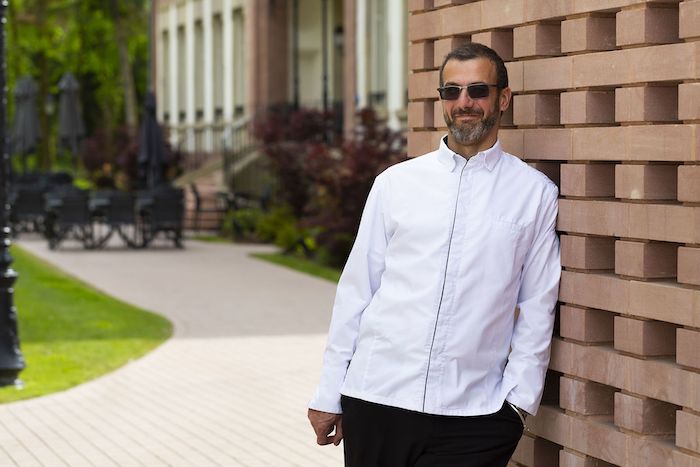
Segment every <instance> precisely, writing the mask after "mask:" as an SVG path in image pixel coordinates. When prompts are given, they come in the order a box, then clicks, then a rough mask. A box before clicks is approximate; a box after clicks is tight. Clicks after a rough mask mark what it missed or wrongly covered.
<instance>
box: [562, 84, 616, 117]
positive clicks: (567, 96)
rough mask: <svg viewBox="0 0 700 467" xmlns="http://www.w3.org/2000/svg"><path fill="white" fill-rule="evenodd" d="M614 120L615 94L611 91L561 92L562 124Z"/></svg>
mask: <svg viewBox="0 0 700 467" xmlns="http://www.w3.org/2000/svg"><path fill="white" fill-rule="evenodd" d="M614 121H615V94H614V93H613V92H612V91H572V92H563V93H561V123H562V125H570V124H585V123H612V122H614Z"/></svg>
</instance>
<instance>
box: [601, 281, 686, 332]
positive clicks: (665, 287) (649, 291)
mask: <svg viewBox="0 0 700 467" xmlns="http://www.w3.org/2000/svg"><path fill="white" fill-rule="evenodd" d="M698 304H700V290H693V289H688V288H685V287H681V286H679V285H677V284H670V283H663V282H638V281H630V282H629V305H628V306H629V308H628V310H629V312H630V313H633V314H634V315H636V316H640V317H642V318H649V319H655V320H659V321H665V322H669V323H675V324H679V325H681V326H692V327H700V313H697V309H698V306H699V305H698ZM600 308H604V307H600Z"/></svg>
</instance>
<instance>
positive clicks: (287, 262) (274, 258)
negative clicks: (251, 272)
mask: <svg viewBox="0 0 700 467" xmlns="http://www.w3.org/2000/svg"><path fill="white" fill-rule="evenodd" d="M252 256H253V257H255V258H259V259H262V260H264V261H269V262H271V263H274V264H279V265H280V266H285V267H288V268H290V269H294V270H296V271H299V272H303V273H305V274H310V275H312V276H316V277H320V278H321V279H326V280H329V281H331V282H338V280H339V279H340V272H341V271H340V269H338V268H334V267H329V266H324V265H322V264H318V262H316V261H313V260H310V259H306V258H299V257H298V256H290V255H284V254H279V253H254V254H253V255H252Z"/></svg>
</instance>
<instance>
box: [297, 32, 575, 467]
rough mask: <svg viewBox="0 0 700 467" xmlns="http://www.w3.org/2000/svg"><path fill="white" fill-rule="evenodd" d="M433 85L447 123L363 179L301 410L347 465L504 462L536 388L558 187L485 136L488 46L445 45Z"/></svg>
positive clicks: (491, 67) (500, 106)
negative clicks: (367, 183) (404, 156)
mask: <svg viewBox="0 0 700 467" xmlns="http://www.w3.org/2000/svg"><path fill="white" fill-rule="evenodd" d="M438 92H439V95H440V99H441V100H442V107H443V112H444V116H445V121H446V123H447V127H448V129H449V133H448V134H447V136H446V137H445V138H443V139H442V141H441V142H440V147H439V148H438V149H437V150H436V151H433V152H430V153H428V154H425V155H423V156H420V157H416V158H414V159H412V160H409V161H406V162H403V163H400V164H397V165H395V166H393V167H390V168H389V169H387V170H386V171H384V172H383V173H382V174H380V175H379V176H378V177H377V178H376V180H375V183H374V185H373V187H372V190H371V192H370V194H369V197H368V199H367V203H366V205H365V209H364V212H363V215H362V219H361V222H360V227H359V231H358V234H357V238H356V240H355V244H354V246H353V249H352V252H351V253H350V256H349V258H348V261H347V264H346V266H345V268H344V270H343V274H342V277H341V279H340V282H339V284H338V290H337V295H336V300H335V304H334V307H333V316H332V319H331V325H330V331H329V335H328V344H327V347H326V351H325V356H324V363H323V370H322V374H321V382H320V384H319V386H318V389H317V391H316V393H315V395H314V397H313V399H312V400H311V402H310V404H309V420H310V421H311V424H312V426H313V428H314V431H315V433H316V436H317V442H318V443H319V444H322V445H323V444H331V443H332V444H335V445H338V444H339V443H340V442H341V440H344V441H343V443H344V450H345V465H346V466H348V467H360V466H361V467H389V466H390V467H403V466H406V467H409V466H410V467H440V466H450V467H454V466H469V467H478V466H483V467H486V466H488V467H495V466H505V465H506V464H507V463H508V460H509V459H510V456H511V455H512V453H513V451H514V450H515V447H516V445H517V443H518V441H519V439H520V437H521V435H522V432H523V429H524V423H525V415H526V414H528V413H529V414H533V415H534V414H535V413H536V412H537V409H538V406H539V403H540V400H541V397H542V390H543V386H544V377H545V373H546V370H547V366H548V363H549V351H550V344H551V337H552V327H553V323H554V306H555V304H556V301H557V295H558V286H559V277H560V269H561V268H560V260H559V241H558V238H557V235H556V232H555V229H554V228H555V223H556V216H557V196H558V191H557V187H556V186H555V185H554V184H553V183H552V182H551V181H550V180H549V179H548V178H547V177H545V176H544V175H543V174H542V173H540V172H538V171H537V170H535V169H533V168H531V167H530V166H528V165H527V164H525V163H524V162H522V161H521V160H520V159H518V158H517V157H515V156H512V155H510V154H508V153H506V152H504V151H503V149H502V147H501V144H500V142H499V141H498V129H499V125H500V121H501V115H502V113H503V111H505V110H506V109H507V108H508V105H509V104H510V99H511V90H510V88H509V87H508V74H507V70H506V67H505V65H504V63H503V60H502V59H501V58H500V57H499V56H498V54H497V53H496V52H495V51H493V50H492V49H490V48H488V47H486V46H484V45H482V44H477V43H470V44H467V45H465V46H462V47H459V48H457V49H455V50H453V51H451V52H450V53H449V54H448V55H447V56H446V57H445V59H444V61H443V64H442V66H441V68H440V87H439V88H438ZM516 308H517V309H518V312H517V313H516V311H515V310H516Z"/></svg>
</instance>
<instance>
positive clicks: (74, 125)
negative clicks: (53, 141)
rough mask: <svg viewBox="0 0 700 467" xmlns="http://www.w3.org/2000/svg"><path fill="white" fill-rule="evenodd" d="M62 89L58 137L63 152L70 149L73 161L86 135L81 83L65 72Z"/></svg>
mask: <svg viewBox="0 0 700 467" xmlns="http://www.w3.org/2000/svg"><path fill="white" fill-rule="evenodd" d="M58 89H59V90H60V91H61V94H60V98H59V101H58V138H59V148H60V149H61V153H63V150H64V149H68V150H69V151H70V152H71V153H72V155H73V158H74V159H73V163H74V164H75V161H76V159H75V158H77V156H78V153H79V152H80V143H81V141H82V139H83V136H85V125H84V124H83V117H82V113H81V110H80V94H79V93H80V84H78V80H76V79H75V76H73V74H72V73H65V74H64V75H63V76H62V77H61V80H60V81H59V82H58Z"/></svg>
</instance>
